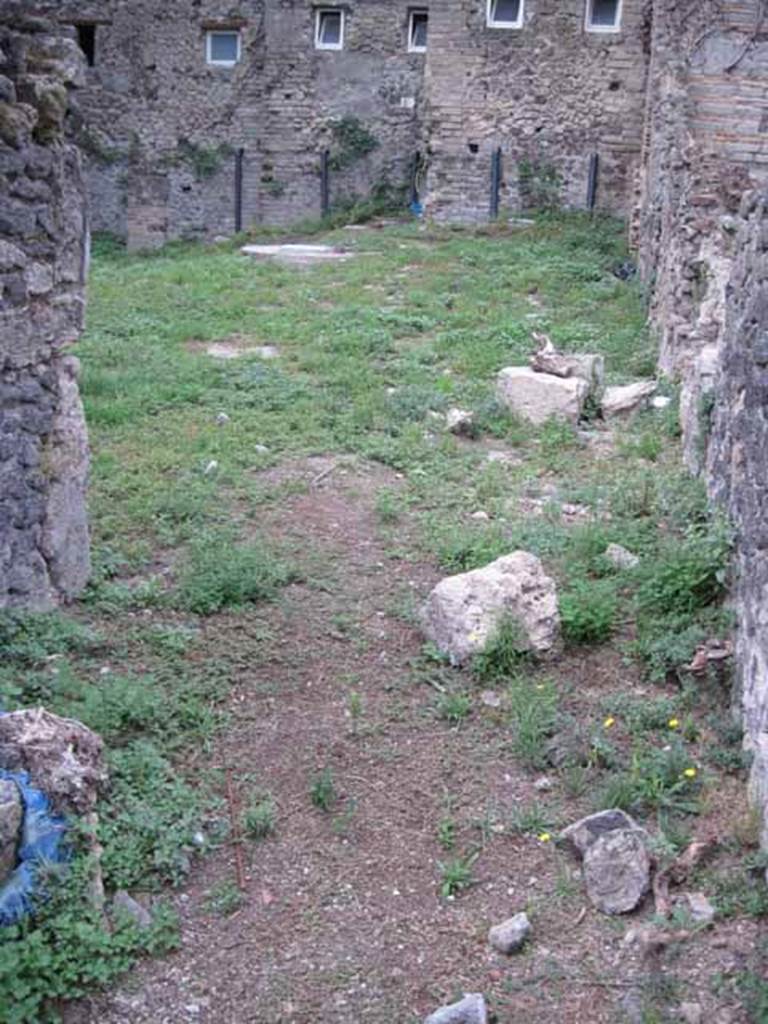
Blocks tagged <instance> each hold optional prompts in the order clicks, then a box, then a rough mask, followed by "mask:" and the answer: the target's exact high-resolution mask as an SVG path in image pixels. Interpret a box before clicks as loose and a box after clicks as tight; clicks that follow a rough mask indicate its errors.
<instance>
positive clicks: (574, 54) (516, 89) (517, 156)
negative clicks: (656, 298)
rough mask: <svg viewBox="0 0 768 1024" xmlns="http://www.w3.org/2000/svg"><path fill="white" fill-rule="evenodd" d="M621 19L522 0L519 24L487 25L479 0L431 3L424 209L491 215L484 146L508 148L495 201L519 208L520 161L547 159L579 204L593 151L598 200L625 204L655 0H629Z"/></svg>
mask: <svg viewBox="0 0 768 1024" xmlns="http://www.w3.org/2000/svg"><path fill="white" fill-rule="evenodd" d="M622 6H623V12H622V21H621V31H619V32H615V33H592V32H587V31H586V29H585V13H586V2H585V0H526V3H525V6H524V25H523V27H522V28H521V29H519V30H517V29H502V28H489V27H487V25H486V3H485V0H455V2H453V3H441V4H432V5H431V7H430V19H431V25H430V45H429V52H428V55H427V73H426V85H425V89H426V126H425V134H426V137H427V138H428V140H429V147H430V151H429V159H430V170H429V190H428V197H427V211H428V213H430V214H431V215H433V216H435V217H436V218H438V219H439V220H454V221H464V222H478V221H484V220H487V219H488V213H489V196H490V175H491V154H492V153H493V151H494V150H496V149H497V148H499V147H500V148H501V149H502V152H503V182H502V188H501V207H502V208H506V209H508V210H518V209H519V208H520V207H521V205H524V204H525V196H521V188H520V173H519V172H520V163H521V161H527V162H528V163H530V164H534V165H536V164H537V163H538V164H539V165H542V166H545V167H546V166H549V167H551V168H553V169H554V170H555V171H556V172H557V173H558V174H559V176H560V178H561V181H562V184H561V187H560V188H559V189H558V190H557V191H558V199H559V200H560V202H561V203H562V204H563V205H564V206H566V207H572V208H577V209H578V208H584V207H585V206H586V203H587V181H588V169H589V161H590V156H591V155H592V154H593V153H597V154H598V155H599V157H600V162H601V170H600V179H599V188H598V206H599V208H601V209H604V210H608V211H612V212H615V213H618V214H621V215H625V214H626V211H627V209H628V207H629V204H630V195H631V189H632V185H633V181H634V175H635V171H636V167H637V165H638V163H639V158H640V149H641V140H642V128H643V114H644V106H645V91H644V90H645V77H646V66H647V50H648V42H649V40H648V33H649V17H650V5H649V3H647V2H646V0H624V3H623V5H622Z"/></svg>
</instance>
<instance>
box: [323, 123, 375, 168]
mask: <svg viewBox="0 0 768 1024" xmlns="http://www.w3.org/2000/svg"><path fill="white" fill-rule="evenodd" d="M330 129H331V134H332V136H333V143H334V149H333V151H332V154H331V160H330V167H331V170H332V171H343V170H345V169H346V168H347V167H351V166H352V164H354V163H356V162H357V161H358V160H362V159H363V157H365V156H368V154H369V153H372V152H373V151H374V150H375V149H378V147H379V140H378V139H377V138H376V136H375V135H374V134H373V133H372V132H371V131H370V130H369V129H368V128H366V127H365V125H364V124H363V123H362V121H360V119H359V118H357V117H354V116H352V115H347V116H345V117H341V118H339V119H338V120H336V121H331V123H330Z"/></svg>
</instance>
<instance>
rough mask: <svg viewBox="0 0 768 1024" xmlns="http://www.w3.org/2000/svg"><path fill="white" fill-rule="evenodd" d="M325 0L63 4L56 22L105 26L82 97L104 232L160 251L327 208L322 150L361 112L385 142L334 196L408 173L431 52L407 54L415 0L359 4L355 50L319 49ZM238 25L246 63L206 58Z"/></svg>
mask: <svg viewBox="0 0 768 1024" xmlns="http://www.w3.org/2000/svg"><path fill="white" fill-rule="evenodd" d="M316 6H317V5H315V4H313V3H312V2H311V0H247V2H246V3H244V4H242V5H240V6H238V7H237V8H228V7H226V6H225V7H222V6H221V5H220V4H217V3H216V2H215V0H201V2H200V3H197V4H196V5H195V7H194V10H193V12H192V13H190V8H189V4H188V3H186V2H184V0H169V2H166V3H163V4H162V5H159V4H157V3H155V2H153V0H128V2H124V0H106V2H104V3H99V4H96V3H95V2H88V0H86V2H84V3H74V2H72V0H65V2H64V3H63V4H62V5H61V7H60V8H59V9H58V17H59V18H60V19H61V20H62V21H66V22H68V23H70V24H72V25H81V26H82V25H87V26H91V27H92V29H93V32H94V40H95V54H94V63H93V66H92V67H88V68H87V69H86V83H85V86H84V88H83V89H82V90H81V93H80V95H79V110H80V116H79V121H78V125H77V130H76V133H75V140H76V141H77V143H78V145H79V146H80V147H81V149H82V150H83V153H84V158H85V165H86V177H87V181H88V188H89V194H90V196H91V200H92V207H93V228H94V230H97V231H111V232H113V233H114V234H117V235H119V236H121V237H125V238H127V239H128V242H129V245H130V246H131V247H132V248H152V247H154V246H157V245H162V244H163V243H164V242H166V241H168V240H171V239H174V238H180V237H211V236H215V235H228V234H231V233H232V232H233V231H234V228H235V187H236V172H235V167H236V156H235V154H236V152H237V151H238V150H243V162H242V172H243V184H242V225H243V227H249V226H252V225H254V224H256V223H266V224H283V223H291V222H295V221H297V220H299V219H301V218H303V217H317V216H319V215H320V173H319V171H320V154H321V152H322V150H324V149H326V148H330V149H331V150H332V151H333V152H334V155H336V152H335V151H336V149H337V148H338V147H337V146H336V143H335V140H334V136H333V131H332V126H333V123H334V122H338V121H339V120H341V119H342V118H354V119H355V120H356V121H357V122H358V123H359V125H360V126H362V127H363V128H364V129H365V130H367V131H369V132H370V133H371V135H372V136H373V137H374V138H375V140H376V143H377V145H376V148H375V149H374V150H373V151H372V152H371V153H370V154H369V155H367V156H365V157H364V158H361V159H359V160H353V161H351V162H350V163H349V166H346V167H344V168H343V169H341V170H338V171H337V172H335V173H334V174H333V176H332V193H331V198H332V200H333V201H334V202H336V203H338V202H342V201H345V200H349V199H351V198H352V197H354V196H357V197H360V198H365V197H367V195H368V194H369V193H370V192H371V190H372V189H374V188H375V187H377V186H379V185H381V184H386V183H389V184H390V185H393V186H398V185H402V184H403V183H404V182H406V181H407V178H408V173H409V166H410V162H411V161H412V157H413V152H414V150H415V148H416V144H417V139H418V133H417V129H416V109H417V100H418V96H419V93H420V87H421V81H422V77H423V66H424V56H423V54H417V53H409V52H408V47H407V27H408V16H409V9H410V8H409V4H408V3H407V0H354V2H351V3H348V4H344V5H341V7H342V9H343V11H344V14H345V40H344V48H343V49H342V50H339V51H337V50H318V49H316V48H315V39H314V31H315V8H316ZM215 29H222V30H226V29H229V30H238V31H239V32H240V34H241V47H242V49H241V59H240V61H239V62H238V63H237V64H236V65H235V66H234V67H219V66H215V65H211V64H208V63H207V62H206V53H205V42H206V33H207V31H208V30H215Z"/></svg>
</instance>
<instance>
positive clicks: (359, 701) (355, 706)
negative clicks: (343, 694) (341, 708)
mask: <svg viewBox="0 0 768 1024" xmlns="http://www.w3.org/2000/svg"><path fill="white" fill-rule="evenodd" d="M347 713H348V714H349V717H350V720H351V722H352V730H353V732H357V729H358V726H359V724H360V719H361V718H362V717H363V698H362V694H361V693H360V691H359V690H350V691H349V693H348V694H347Z"/></svg>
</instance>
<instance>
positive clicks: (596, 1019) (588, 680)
mask: <svg viewBox="0 0 768 1024" xmlns="http://www.w3.org/2000/svg"><path fill="white" fill-rule="evenodd" d="M274 472H275V471H272V473H274ZM279 472H280V473H282V474H284V478H285V476H286V475H287V476H288V477H292V478H295V479H296V481H297V482H300V483H303V484H308V485H309V486H308V487H307V488H305V489H304V490H303V491H300V490H299V489H297V493H296V494H294V495H293V496H290V497H287V498H286V500H285V501H284V502H282V503H281V504H280V505H279V506H274V507H271V508H269V509H268V510H267V511H265V513H264V516H263V518H262V520H261V522H260V523H259V527H260V529H266V530H267V531H268V532H270V533H272V534H273V535H275V536H279V537H281V538H283V539H286V538H287V539H290V540H293V541H296V542H298V543H303V542H306V546H307V548H308V549H312V550H313V551H315V552H318V551H319V552H321V554H322V558H323V562H322V564H318V565H317V567H316V570H315V571H314V572H313V573H312V574H310V575H309V576H308V578H307V579H306V581H305V582H303V583H301V584H294V585H292V586H290V587H289V588H288V589H287V590H286V591H285V592H284V594H283V596H282V598H281V600H280V602H278V603H277V604H275V605H271V606H269V607H261V608H257V609H256V610H253V611H251V612H248V613H238V614H237V615H221V616H217V617H215V618H213V619H211V620H209V621H208V622H207V624H206V625H205V626H204V628H205V629H206V630H207V631H210V632H214V633H215V636H211V637H209V640H210V642H211V643H215V644H216V645H224V646H225V647H226V646H228V645H230V644H231V645H232V646H233V647H234V646H237V647H239V648H241V649H242V650H243V651H244V652H245V653H244V655H243V657H242V661H241V670H240V673H239V679H238V680H237V683H236V686H235V688H234V690H233V692H232V696H231V726H230V728H229V730H228V732H227V734H226V735H225V736H224V737H222V739H221V740H220V742H219V743H218V745H217V747H216V749H215V750H214V751H213V753H211V754H208V753H205V752H203V751H201V752H200V753H199V755H198V757H197V759H196V763H195V765H194V766H193V767H194V770H196V771H200V773H201V775H202V773H204V772H206V771H207V770H209V769H211V768H217V769H219V770H220V771H221V773H222V774H223V775H224V776H226V775H227V774H228V775H229V777H230V778H231V779H232V780H233V787H234V791H235V801H236V802H237V803H238V804H240V805H242V804H243V803H244V801H245V800H246V799H247V793H248V791H249V789H253V788H254V787H256V788H262V789H264V790H268V791H269V792H270V793H272V795H273V796H274V799H275V803H276V830H275V833H274V835H272V836H271V837H269V838H267V839H266V840H264V841H261V842H252V841H244V842H243V843H242V844H241V846H240V849H241V850H242V868H243V878H242V882H243V893H242V900H241V901H240V904H239V906H238V907H237V909H235V910H234V912H232V913H229V914H227V913H224V912H223V911H222V908H221V906H217V905H216V894H217V893H222V892H224V891H231V890H232V887H233V886H234V885H236V884H237V882H238V866H237V857H236V847H235V845H233V844H232V843H231V842H228V843H227V844H225V845H222V846H220V847H219V848H218V849H217V850H215V851H214V852H213V853H212V854H211V855H210V856H208V857H207V858H204V859H202V860H201V861H200V864H199V866H198V867H197V868H196V869H195V870H194V872H193V874H192V876H191V878H190V881H189V884H188V885H187V886H186V887H185V888H184V889H183V890H181V891H178V892H177V893H175V894H173V896H172V901H173V904H174V905H175V908H176V910H177V912H178V913H179V916H180V920H181V932H182V943H181V948H180V949H179V951H178V952H176V953H175V954H173V955H171V956H169V957H167V958H165V959H161V960H152V961H146V962H144V963H143V964H141V965H140V966H139V968H137V969H136V970H135V971H134V972H133V973H132V974H131V975H129V976H128V977H127V978H126V979H125V980H124V982H123V983H122V984H121V985H120V986H119V987H118V988H117V989H116V990H114V991H112V992H110V993H109V994H106V995H102V996H96V997H92V998H90V999H88V1000H85V1001H83V1002H81V1003H78V1004H74V1005H72V1006H70V1007H69V1008H68V1010H67V1012H66V1020H67V1022H68V1024H97V1022H98V1024H118V1022H132V1024H144V1022H146V1024H149V1022H151V1024H181V1022H186V1021H196V1022H200V1024H316V1022H319V1021H329V1022H330V1021H333V1022H337V1024H358V1022H366V1024H413V1022H416V1021H420V1020H422V1019H423V1018H424V1017H425V1016H426V1015H427V1014H428V1013H430V1012H431V1011H432V1010H434V1009H436V1008H437V1007H438V1006H440V1005H441V1004H443V1003H446V1002H451V1001H453V1000H454V999H456V998H459V997H460V995H461V993H463V992H483V993H484V994H485V996H486V998H487V1000H488V1003H489V1006H490V1008H491V1011H492V1013H493V1014H494V1015H495V1019H496V1020H497V1021H498V1022H500V1024H507V1022H509V1024H511V1022H513V1021H517V1020H519V1019H522V1018H525V1019H527V1020H536V1021H538V1020H556V1021H559V1022H562V1024H571V1022H572V1024H576V1022H579V1024H603V1022H606V1024H607V1022H622V1021H628V1022H638V1024H642V1022H646V1024H652V1022H654V1021H656V1020H659V1021H660V1020H666V1019H669V1018H668V1017H666V1016H665V1017H661V1016H653V1013H654V1012H655V1011H654V1010H653V1007H654V1006H655V1005H656V1001H657V1000H658V999H663V1001H664V1003H665V1005H666V1006H670V1005H672V1006H676V1005H680V1006H682V1004H684V1003H686V1002H688V1003H697V1004H699V1005H700V1006H701V1009H702V1016H701V1018H700V1019H701V1021H702V1022H711V1024H742V1022H744V1021H746V1020H747V1017H746V1016H745V1015H744V1013H743V1011H742V1010H740V1009H739V1007H738V1005H737V1004H736V1003H735V1002H734V1001H733V999H732V997H728V996H727V995H718V994H717V992H716V991H715V990H716V989H717V986H713V984H712V980H713V977H714V976H715V975H716V974H723V973H724V974H725V976H727V975H728V973H729V972H732V973H733V972H738V971H739V970H741V969H742V967H743V966H744V965H745V964H746V963H747V961H748V959H749V957H750V955H751V952H752V950H753V949H754V947H755V944H756V943H757V941H758V938H759V935H758V925H757V924H754V923H746V922H744V921H738V922H725V923H723V924H721V925H718V926H717V927H716V928H714V929H711V930H707V931H703V932H701V933H699V934H698V935H697V936H696V937H695V938H693V939H691V940H689V941H687V942H685V943H681V944H679V945H677V946H676V947H674V949H672V950H670V951H667V952H666V953H663V954H660V955H654V956H651V957H650V959H649V958H647V957H646V958H643V957H642V956H641V955H640V954H639V953H638V952H637V951H636V950H634V949H633V948H631V947H628V946H627V944H626V943H625V942H623V938H624V934H625V931H626V929H627V927H628V926H629V925H632V924H636V923H638V921H643V920H647V919H649V918H651V917H652V914H653V908H652V906H651V905H650V902H649V905H648V906H647V907H646V908H644V909H643V910H642V911H641V912H639V913H638V914H636V915H632V917H631V918H630V919H621V920H613V919H609V918H606V917H603V916H601V915H600V914H598V913H597V912H596V911H595V910H594V909H593V908H592V907H591V906H590V905H589V904H588V903H587V901H586V898H585V896H584V893H583V887H582V885H581V880H580V873H579V870H578V867H577V865H576V864H574V863H573V862H571V861H570V860H569V859H568V858H567V856H566V855H564V854H562V853H561V852H559V851H558V850H556V849H555V847H554V844H552V843H551V842H543V841H540V839H539V838H538V837H537V836H535V835H519V834H513V833H512V832H511V831H510V829H508V828H507V827H505V822H507V821H508V820H509V817H510V814H512V813H513V812H514V809H515V807H519V806H520V805H521V804H525V803H528V802H530V801H532V800H535V799H537V798H539V797H541V793H540V792H539V790H537V788H536V782H537V779H538V776H537V775H536V774H535V773H533V774H532V773H530V772H526V771H524V770H523V769H522V768H520V767H519V766H518V765H516V763H515V760H514V758H513V756H512V754H511V752H510V737H509V731H508V727H506V726H505V725H504V718H503V714H502V711H503V707H502V709H499V708H495V707H492V706H488V705H487V704H486V703H483V701H482V700H481V699H480V695H479V692H475V693H474V698H475V700H474V704H473V710H472V713H471V715H470V716H469V717H468V718H467V719H465V720H463V721H462V722H461V723H460V724H459V725H458V726H453V725H450V724H449V723H448V722H446V721H444V720H442V719H440V718H439V716H438V715H437V714H436V710H435V708H436V701H437V699H438V698H439V693H438V692H437V691H436V690H435V689H434V687H433V686H431V685H430V684H429V683H428V682H427V681H426V679H425V678H424V677H422V676H420V675H419V673H418V672H416V671H414V662H415V661H416V659H418V658H419V655H420V652H421V650H422V644H423V637H422V635H421V634H420V632H419V630H418V628H417V624H416V623H415V621H413V616H412V615H411V614H410V610H411V609H412V608H414V607H417V606H418V603H419V601H421V600H423V598H424V597H425V596H426V594H427V593H428V591H429V589H430V587H431V586H432V585H433V584H434V583H435V582H436V580H437V578H438V576H437V570H436V568H435V567H434V566H433V565H427V564H418V563H415V562H412V561H408V560H404V559H402V558H400V557H398V556H397V554H395V553H393V545H392V537H391V535H389V536H388V535H387V534H386V531H383V530H382V527H381V524H380V523H379V522H378V521H377V518H376V516H375V513H374V498H375V494H376V492H377V490H378V489H379V488H380V487H382V486H385V485H386V486H387V487H389V488H397V486H398V478H397V475H396V474H395V473H393V472H391V471H389V470H386V469H384V468H382V467H372V466H369V465H365V464H360V463H358V464H356V465H351V464H344V463H343V462H341V463H340V462H338V461H337V460H333V459H322V458H320V459H311V460H309V461H308V462H306V463H302V464H293V465H291V466H289V467H288V468H287V469H285V468H283V469H281V470H280V471H279ZM270 482H272V483H274V482H275V481H274V480H272V481H270ZM404 529H407V527H403V526H401V525H400V524H398V525H397V526H396V527H395V528H394V533H395V534H397V533H398V532H399V531H402V530H404ZM409 620H410V621H409ZM265 631H266V633H267V640H266V642H265V641H264V635H265ZM254 637H259V638H260V642H259V643H258V645H256V644H255V643H253V644H251V643H250V639H251V638H254ZM249 650H252V651H253V656H252V657H250V656H249V655H248V651H249ZM632 671H633V670H632V669H628V668H626V667H625V666H623V665H622V663H621V660H620V659H619V658H618V656H616V655H615V653H613V654H612V653H611V652H607V653H606V651H605V650H601V651H599V652H598V653H592V652H590V653H587V654H585V655H584V656H583V657H581V656H578V657H576V656H571V657H570V658H569V659H567V660H565V661H563V662H562V663H560V664H558V665H556V666H555V667H554V668H553V669H552V670H551V674H552V675H553V676H554V677H555V678H556V679H558V680H562V681H564V682H565V681H567V683H568V685H569V687H570V688H571V689H574V688H575V689H576V691H577V693H578V694H579V696H580V697H583V696H589V694H590V693H591V694H595V695H599V694H600V693H601V692H602V691H604V690H605V689H607V688H610V687H611V686H613V685H615V683H616V679H617V675H620V674H622V673H623V674H624V676H625V678H623V679H622V685H623V686H624V687H625V688H627V687H629V688H631V687H632V685H634V681H633V679H632V678H631V673H632ZM475 690H476V691H479V687H475ZM350 692H354V693H356V694H358V695H359V700H358V698H355V699H356V701H357V703H356V704H353V703H352V702H351V701H350ZM499 696H500V698H501V699H502V701H503V693H500V694H499ZM353 707H355V708H356V711H354V712H353V711H352V710H351V709H352V708H353ZM323 769H330V772H331V774H332V778H333V784H334V788H335V793H336V796H335V801H334V803H333V806H332V807H331V810H330V811H324V810H322V809H320V808H318V807H317V806H313V804H312V802H311V800H310V798H309V791H310V786H311V782H312V779H313V777H316V776H317V774H318V773H319V772H321V771H322V770H323ZM561 785H562V784H561V781H560V780H559V779H558V778H555V779H553V787H554V788H553V790H552V792H551V793H547V794H546V797H547V799H548V800H549V801H550V802H552V803H555V804H558V805H559V806H560V808H561V810H562V812H563V814H564V816H565V817H566V818H568V817H569V816H572V815H575V814H576V813H578V812H579V811H580V810H582V808H580V807H579V804H578V801H576V802H575V803H574V801H573V800H571V799H570V798H569V796H568V795H567V794H566V793H565V792H562V791H561ZM447 808H448V809H449V810H450V814H451V817H452V818H453V819H454V820H455V821H456V822H457V823H458V828H457V833H456V846H455V849H454V850H453V851H451V852H448V851H446V850H445V849H443V848H442V847H441V845H440V843H439V842H438V826H439V823H440V821H441V819H443V818H444V817H445V815H446V809H447ZM221 813H222V815H223V816H226V815H227V810H226V792H225V788H224V787H222V810H221ZM474 849H476V850H477V851H479V852H478V856H477V858H476V860H475V861H474V863H473V866H472V875H473V884H472V885H471V886H470V887H469V888H468V889H467V890H466V891H464V892H461V893H460V894H458V895H457V896H456V897H454V898H451V899H446V898H444V897H443V896H442V895H441V893H440V883H441V867H440V864H441V862H443V863H444V862H446V861H449V860H451V859H452V858H454V857H456V856H458V855H459V854H463V853H465V852H466V851H469V850H474ZM521 910H527V911H528V913H529V914H530V916H531V919H532V924H533V931H532V941H531V942H530V943H529V944H528V946H527V947H526V949H525V951H524V952H523V953H521V954H519V955H517V956H514V957H511V958H507V957H502V956H500V955H499V954H497V953H495V952H494V951H493V950H492V949H491V948H490V947H489V946H488V943H487V932H488V929H489V927H490V926H492V925H494V924H497V923H498V922H500V921H502V920H504V919H506V918H507V917H510V916H511V915H513V914H514V913H517V912H518V911H521ZM726 991H727V987H726ZM729 999H730V1000H731V1001H730V1002H729ZM681 1012H682V1011H681ZM676 1019H680V1020H684V1019H685V1018H684V1017H683V1016H679V1017H678V1018H676ZM691 1019H693V1018H691Z"/></svg>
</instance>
